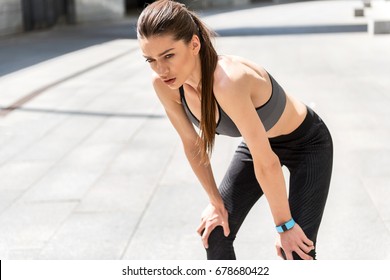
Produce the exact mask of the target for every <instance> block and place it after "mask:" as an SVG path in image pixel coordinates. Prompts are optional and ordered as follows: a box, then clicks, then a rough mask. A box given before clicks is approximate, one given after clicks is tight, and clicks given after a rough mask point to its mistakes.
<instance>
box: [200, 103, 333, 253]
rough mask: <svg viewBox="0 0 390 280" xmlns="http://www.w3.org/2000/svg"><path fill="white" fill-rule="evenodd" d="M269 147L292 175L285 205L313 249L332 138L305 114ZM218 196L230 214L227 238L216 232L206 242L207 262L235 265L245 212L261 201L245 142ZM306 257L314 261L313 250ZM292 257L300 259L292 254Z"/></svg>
mask: <svg viewBox="0 0 390 280" xmlns="http://www.w3.org/2000/svg"><path fill="white" fill-rule="evenodd" d="M269 141H270V144H271V147H272V150H273V151H274V152H275V153H276V155H277V156H278V157H279V160H280V162H281V164H282V165H284V166H286V167H287V168H288V170H289V172H290V183H289V198H288V200H289V205H290V210H291V214H292V217H293V218H294V220H295V221H296V222H297V223H298V224H299V225H300V226H301V228H302V229H303V231H304V232H305V234H306V236H307V237H308V238H309V239H310V240H312V241H313V242H314V245H315V244H316V240H317V233H318V229H319V226H320V223H321V219H322V214H323V212H324V208H325V203H326V199H327V196H328V190H329V184H330V178H331V174H332V162H333V143H332V138H331V135H330V133H329V131H328V129H327V127H326V125H325V124H324V123H323V121H322V120H321V118H320V117H319V116H318V115H317V114H316V113H315V112H313V110H311V109H310V108H308V113H307V116H306V118H305V120H304V121H303V123H302V124H301V125H300V126H299V127H298V128H297V129H296V130H294V131H293V132H292V133H291V134H289V135H283V136H279V137H275V138H270V139H269ZM219 191H220V193H221V195H222V198H223V201H224V203H225V207H226V210H227V211H228V212H229V226H230V235H229V236H228V237H225V236H224V234H223V230H222V227H221V226H218V227H216V228H215V229H214V230H213V231H212V232H211V234H210V236H209V248H208V249H207V250H206V251H207V258H208V259H210V260H218V259H219V260H220V259H224V260H228V259H236V256H235V253H234V248H233V241H234V239H235V238H236V234H237V232H238V230H239V229H240V226H241V224H242V223H243V221H244V219H245V217H246V215H247V214H248V212H249V210H250V209H251V208H252V206H253V205H254V204H255V203H256V201H257V200H258V199H259V198H260V197H261V196H262V195H263V191H262V189H261V187H260V185H259V183H258V181H257V179H256V176H255V173H254V168H253V161H252V156H251V154H250V152H249V149H248V147H247V145H246V144H245V143H244V142H242V143H241V144H240V145H239V146H238V148H237V150H236V152H235V154H234V157H233V160H232V162H231V164H230V166H229V168H228V170H227V172H226V175H225V177H224V179H223V180H222V183H221V185H220V187H219ZM270 230H276V229H270ZM309 254H310V255H311V256H312V257H313V258H314V259H315V257H316V252H315V250H312V251H311V252H310V253H309ZM293 257H294V259H300V257H299V256H298V255H297V254H296V253H295V252H293Z"/></svg>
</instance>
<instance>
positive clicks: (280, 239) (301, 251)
mask: <svg viewBox="0 0 390 280" xmlns="http://www.w3.org/2000/svg"><path fill="white" fill-rule="evenodd" d="M275 246H276V252H277V254H278V256H279V257H281V258H283V259H284V258H286V259H287V260H292V259H293V256H292V252H295V253H297V254H298V256H300V257H301V258H302V259H303V260H312V259H313V258H312V257H311V256H310V255H308V253H309V252H310V251H311V250H313V249H314V243H313V241H311V240H310V239H309V238H307V237H306V235H305V233H304V232H303V230H302V228H301V227H300V226H299V225H298V224H295V225H294V227H293V228H292V229H290V230H288V231H285V232H282V233H279V234H278V236H277V238H276V243H275ZM282 249H283V251H284V254H285V257H284V256H283V253H282Z"/></svg>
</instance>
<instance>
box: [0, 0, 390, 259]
mask: <svg viewBox="0 0 390 280" xmlns="http://www.w3.org/2000/svg"><path fill="white" fill-rule="evenodd" d="M147 2H148V1H131V0H0V258H1V259H205V252H204V250H203V248H202V245H201V240H200V238H199V236H198V235H197V234H196V228H197V226H198V222H199V220H200V215H201V212H202V210H203V209H204V207H205V206H206V205H207V197H206V194H205V193H204V191H203V190H202V188H201V186H200V185H199V183H198V182H197V180H196V178H195V176H194V175H193V174H192V171H191V169H190V167H189V165H188V164H187V163H186V159H185V156H184V154H183V152H182V148H181V143H180V140H179V138H178V136H177V135H176V132H175V131H174V129H173V128H172V126H171V125H170V123H169V121H168V119H167V118H166V116H165V112H164V110H163V108H162V106H161V105H160V103H159V102H158V99H157V98H156V96H155V93H154V91H153V88H152V86H151V83H150V77H151V70H150V69H149V65H148V64H147V63H145V61H144V59H143V57H142V54H141V52H140V50H139V48H138V42H137V40H136V32H135V26H136V21H137V17H138V15H139V14H140V12H141V11H142V9H143V7H144V6H145V4H147ZM182 2H183V3H185V4H186V5H187V6H188V7H189V8H191V9H195V10H196V11H197V12H198V13H199V15H200V16H201V18H202V19H203V20H204V21H205V23H206V24H207V25H208V26H209V27H210V28H212V29H213V30H215V31H216V32H217V33H218V34H219V36H218V37H216V38H215V46H216V48H217V50H218V52H219V53H224V54H234V55H240V56H243V57H246V58H248V59H251V60H252V61H254V62H256V63H258V64H260V65H262V66H263V67H264V68H265V69H267V70H268V71H269V72H270V73H271V74H272V75H273V76H274V78H275V79H276V80H277V81H278V82H279V83H280V84H281V85H282V87H283V88H284V89H285V90H286V92H288V93H290V94H293V95H295V96H296V97H298V98H299V99H301V100H302V101H304V102H305V103H306V104H307V105H309V106H311V107H312V108H313V109H314V110H315V111H316V112H317V113H318V114H319V115H320V116H321V117H322V119H324V120H325V122H326V124H327V126H328V127H329V129H330V131H331V133H332V135H333V140H334V146H335V158H334V171H333V177H332V184H331V191H330V194H329V199H328V203H327V206H326V209H325V214H324V217H323V222H322V225H321V229H320V232H319V236H318V244H317V256H318V258H319V259H325V260H368V259H371V260H383V259H386V260H388V259H390V207H389V204H388V198H389V197H390V188H389V187H390V183H389V182H390V172H389V171H390V149H389V146H388V143H389V140H388V139H390V110H389V106H390V95H389V92H390V79H389V77H390V36H389V33H390V1H386V0H373V1H366V0H364V1H363V0H333V1H332V0H318V1H290V0H274V1H262V0H256V1H250V0H204V1H201V0H188V1H182ZM239 142H240V139H239V138H234V139H232V138H227V137H223V136H221V137H217V139H216V147H215V152H214V155H213V158H212V165H213V170H214V173H215V178H216V180H217V182H219V181H220V180H221V179H222V177H223V175H224V172H225V170H226V168H227V167H228V165H229V161H230V158H231V156H232V155H233V153H234V150H235V148H236V146H237V144H238V143H239ZM283 171H284V173H285V176H286V182H288V176H289V173H288V170H285V169H283ZM274 238H275V230H274V225H273V222H272V217H271V215H270V211H269V208H268V205H267V202H266V200H265V199H264V198H262V199H260V200H259V202H258V203H257V204H256V205H255V206H254V208H253V209H252V211H251V212H250V213H249V215H248V217H247V220H246V221H245V223H244V224H243V226H242V228H241V230H240V233H239V235H238V237H237V239H236V243H235V249H236V254H237V257H238V258H239V259H265V260H267V259H269V260H273V259H277V256H276V253H275V249H274Z"/></svg>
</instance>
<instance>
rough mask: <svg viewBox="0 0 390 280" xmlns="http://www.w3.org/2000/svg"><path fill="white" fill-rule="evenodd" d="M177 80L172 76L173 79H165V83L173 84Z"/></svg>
mask: <svg viewBox="0 0 390 280" xmlns="http://www.w3.org/2000/svg"><path fill="white" fill-rule="evenodd" d="M175 81H176V78H172V79H168V80H164V83H166V84H167V85H171V84H173V83H174V82H175Z"/></svg>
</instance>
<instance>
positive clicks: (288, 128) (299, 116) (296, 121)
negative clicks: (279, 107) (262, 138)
mask: <svg viewBox="0 0 390 280" xmlns="http://www.w3.org/2000/svg"><path fill="white" fill-rule="evenodd" d="M306 114H307V109H306V105H305V104H303V103H302V102H300V101H298V100H297V99H295V98H293V97H292V96H290V95H288V94H287V93H286V108H285V109H284V112H283V114H282V116H281V117H280V119H279V120H278V122H277V123H276V124H275V125H274V126H273V127H272V128H271V129H270V130H268V131H267V136H268V137H269V138H272V137H277V136H280V135H287V134H290V133H291V132H293V131H294V130H295V129H296V128H298V127H299V125H300V124H301V123H302V122H303V120H304V119H305V117H306Z"/></svg>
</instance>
